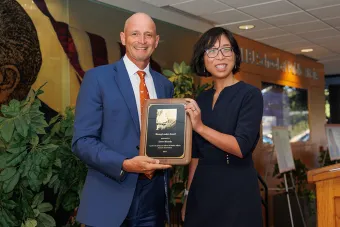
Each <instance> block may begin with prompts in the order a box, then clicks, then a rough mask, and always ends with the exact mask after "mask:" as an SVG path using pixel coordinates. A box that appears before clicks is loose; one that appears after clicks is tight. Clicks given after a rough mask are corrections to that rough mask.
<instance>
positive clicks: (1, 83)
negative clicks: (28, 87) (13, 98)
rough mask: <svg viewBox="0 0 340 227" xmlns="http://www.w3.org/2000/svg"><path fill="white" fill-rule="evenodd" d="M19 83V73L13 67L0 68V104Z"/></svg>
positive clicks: (4, 66)
mask: <svg viewBox="0 0 340 227" xmlns="http://www.w3.org/2000/svg"><path fill="white" fill-rule="evenodd" d="M19 82H20V73H19V70H18V68H17V67H16V66H14V65H3V66H0V91H1V92H0V103H2V102H3V101H1V100H6V99H7V98H8V97H9V95H10V94H11V93H12V92H13V91H14V89H15V88H16V87H17V86H18V84H19Z"/></svg>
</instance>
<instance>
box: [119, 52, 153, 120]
mask: <svg viewBox="0 0 340 227" xmlns="http://www.w3.org/2000/svg"><path fill="white" fill-rule="evenodd" d="M123 61H124V64H125V67H126V70H127V72H128V74H129V78H130V81H131V85H132V88H133V93H134V94H135V100H136V105H137V110H138V117H139V126H140V125H141V110H140V99H139V83H140V78H139V76H138V74H137V71H139V70H142V69H140V68H138V67H137V66H136V65H135V64H134V63H133V62H132V61H131V60H130V59H129V58H128V57H127V56H126V55H125V56H124V57H123ZM142 71H144V72H145V73H146V74H145V84H146V87H147V88H148V92H149V97H150V99H157V94H156V89H155V84H154V83H153V79H152V76H151V73H150V64H148V65H147V66H146V67H145V69H143V70H142Z"/></svg>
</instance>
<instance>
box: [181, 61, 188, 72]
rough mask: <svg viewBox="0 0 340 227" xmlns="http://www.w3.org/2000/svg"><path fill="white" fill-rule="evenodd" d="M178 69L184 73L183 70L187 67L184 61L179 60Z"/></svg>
mask: <svg viewBox="0 0 340 227" xmlns="http://www.w3.org/2000/svg"><path fill="white" fill-rule="evenodd" d="M179 68H180V70H181V73H183V74H185V71H186V68H187V65H186V64H185V62H184V61H182V62H181V64H180V66H179Z"/></svg>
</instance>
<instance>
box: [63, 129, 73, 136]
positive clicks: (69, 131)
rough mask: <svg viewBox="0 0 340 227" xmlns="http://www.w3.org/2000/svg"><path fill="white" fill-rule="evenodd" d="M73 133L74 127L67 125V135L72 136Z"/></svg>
mask: <svg viewBox="0 0 340 227" xmlns="http://www.w3.org/2000/svg"><path fill="white" fill-rule="evenodd" d="M72 135H73V127H67V129H66V131H65V136H72Z"/></svg>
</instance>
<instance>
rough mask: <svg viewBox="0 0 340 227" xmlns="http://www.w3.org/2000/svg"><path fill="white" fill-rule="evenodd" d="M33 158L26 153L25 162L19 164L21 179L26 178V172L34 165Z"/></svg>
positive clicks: (32, 154)
mask: <svg viewBox="0 0 340 227" xmlns="http://www.w3.org/2000/svg"><path fill="white" fill-rule="evenodd" d="M33 156H34V153H28V155H27V157H26V159H25V161H24V162H23V163H21V165H20V168H19V172H20V173H21V175H22V176H23V177H26V176H27V174H28V171H29V170H30V168H31V166H32V165H33V164H34V163H33Z"/></svg>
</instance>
